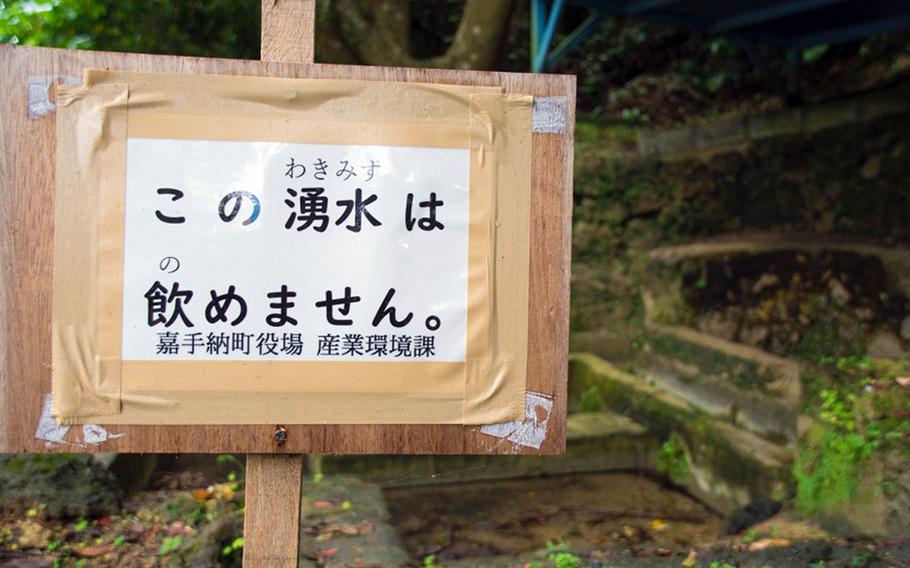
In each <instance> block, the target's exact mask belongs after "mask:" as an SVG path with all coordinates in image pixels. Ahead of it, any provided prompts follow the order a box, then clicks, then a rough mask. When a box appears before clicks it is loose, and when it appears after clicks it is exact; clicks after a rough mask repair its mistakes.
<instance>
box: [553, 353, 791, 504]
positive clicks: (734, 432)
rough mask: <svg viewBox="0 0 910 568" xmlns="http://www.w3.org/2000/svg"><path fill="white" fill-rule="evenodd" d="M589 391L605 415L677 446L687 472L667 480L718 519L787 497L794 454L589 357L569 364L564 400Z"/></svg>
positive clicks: (575, 358) (576, 356)
mask: <svg viewBox="0 0 910 568" xmlns="http://www.w3.org/2000/svg"><path fill="white" fill-rule="evenodd" d="M592 388H593V389H595V390H596V391H597V392H598V393H599V396H600V397H601V400H602V402H603V404H604V405H605V406H606V408H607V410H609V411H612V412H614V413H619V414H622V415H624V416H627V417H629V418H631V419H632V420H634V421H635V422H637V423H638V424H641V425H642V426H644V427H645V428H647V429H648V432H649V434H650V435H651V436H652V437H654V438H656V439H658V440H661V441H666V440H673V441H674V442H675V444H676V445H678V446H681V447H682V450H683V453H684V456H685V459H686V462H687V465H688V469H689V472H688V473H687V474H685V475H681V476H677V477H675V478H673V476H672V475H671V480H672V481H673V482H674V483H677V484H679V485H682V486H683V487H686V488H687V489H688V490H689V491H690V492H691V493H692V494H693V495H695V496H696V497H698V498H699V499H701V500H702V501H704V502H706V503H708V504H709V505H711V506H712V507H713V508H714V509H716V510H718V511H720V512H721V513H724V514H729V513H730V512H732V511H734V510H736V509H738V508H740V507H743V506H745V505H747V504H749V503H750V502H752V501H753V500H754V499H756V498H759V497H770V498H773V499H777V500H783V499H784V498H786V497H787V496H788V495H790V493H791V492H792V482H791V481H792V480H791V476H790V469H791V465H792V462H793V459H794V457H795V453H794V449H793V448H792V447H790V446H787V445H781V444H778V443H775V442H773V441H771V440H768V439H765V438H763V437H761V436H758V435H756V434H755V433H753V432H750V431H748V430H745V429H743V428H740V427H737V426H736V425H735V424H732V423H730V422H727V421H725V420H720V419H717V418H713V417H711V416H709V415H708V414H706V413H705V412H703V411H701V410H700V409H698V408H697V407H696V406H694V405H692V404H691V403H689V402H687V401H686V400H684V399H683V398H681V397H679V396H677V395H675V394H673V393H671V392H668V391H667V390H665V389H663V388H660V387H659V386H656V385H654V384H652V383H651V382H649V381H648V380H647V379H645V378H643V377H638V376H635V375H632V374H630V373H626V372H623V371H621V370H619V369H618V368H616V367H615V366H613V365H612V364H610V363H609V362H607V361H604V360H603V359H601V358H599V357H597V356H596V355H591V354H572V355H571V356H570V358H569V390H570V399H571V398H576V399H577V398H580V397H581V396H582V393H586V392H590V391H591V389H592Z"/></svg>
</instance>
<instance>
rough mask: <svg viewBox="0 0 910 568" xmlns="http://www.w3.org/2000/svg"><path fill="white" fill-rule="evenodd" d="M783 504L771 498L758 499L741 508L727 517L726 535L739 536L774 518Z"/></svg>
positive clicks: (725, 522)
mask: <svg viewBox="0 0 910 568" xmlns="http://www.w3.org/2000/svg"><path fill="white" fill-rule="evenodd" d="M781 506H782V505H781V503H780V502H779V501H775V500H774V499H771V498H770V497H763V496H762V497H757V498H756V499H754V500H753V501H752V502H751V503H749V504H748V505H746V506H745V507H741V508H739V509H737V510H735V511H733V512H732V513H730V514H729V515H728V516H727V519H726V520H725V521H724V529H723V534H724V535H731V534H738V533H741V532H743V531H744V530H746V529H747V528H749V527H751V526H752V525H755V524H758V523H760V522H762V521H764V520H765V519H768V518H770V517H773V516H774V515H776V514H777V513H778V512H779V511H780V509H781Z"/></svg>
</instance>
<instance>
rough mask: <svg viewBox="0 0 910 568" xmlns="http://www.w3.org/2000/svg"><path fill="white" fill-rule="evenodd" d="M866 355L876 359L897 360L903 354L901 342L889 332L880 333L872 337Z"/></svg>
mask: <svg viewBox="0 0 910 568" xmlns="http://www.w3.org/2000/svg"><path fill="white" fill-rule="evenodd" d="M866 353H867V354H868V355H869V356H870V357H875V358H877V359H897V358H899V357H900V356H901V355H903V353H904V348H903V346H902V345H901V340H900V339H898V338H897V336H896V335H894V334H893V333H891V332H889V331H880V332H878V333H876V334H875V335H873V336H872V338H871V339H870V340H869V344H868V345H867V347H866Z"/></svg>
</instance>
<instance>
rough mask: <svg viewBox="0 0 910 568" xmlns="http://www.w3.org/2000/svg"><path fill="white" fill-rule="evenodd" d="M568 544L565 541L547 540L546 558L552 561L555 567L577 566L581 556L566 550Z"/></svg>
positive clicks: (576, 567)
mask: <svg viewBox="0 0 910 568" xmlns="http://www.w3.org/2000/svg"><path fill="white" fill-rule="evenodd" d="M568 548H569V546H568V544H566V543H565V542H559V543H555V542H553V541H550V540H548V541H547V560H549V561H550V562H552V563H553V566H555V568H579V567H580V566H581V558H579V557H577V556H575V555H574V554H572V553H571V552H569V551H568Z"/></svg>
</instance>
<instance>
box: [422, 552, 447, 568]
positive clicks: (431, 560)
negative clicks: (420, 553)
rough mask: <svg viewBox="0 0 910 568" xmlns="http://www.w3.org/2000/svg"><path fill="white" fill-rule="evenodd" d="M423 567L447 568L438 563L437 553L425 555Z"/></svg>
mask: <svg viewBox="0 0 910 568" xmlns="http://www.w3.org/2000/svg"><path fill="white" fill-rule="evenodd" d="M423 568H445V567H444V566H443V565H442V564H437V563H436V555H435V554H430V555H429V556H424V557H423Z"/></svg>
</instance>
